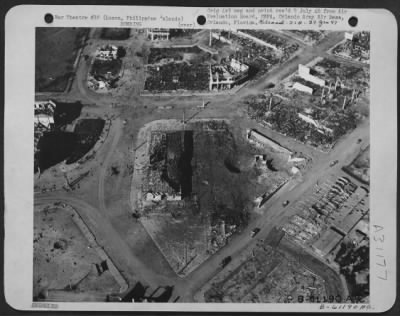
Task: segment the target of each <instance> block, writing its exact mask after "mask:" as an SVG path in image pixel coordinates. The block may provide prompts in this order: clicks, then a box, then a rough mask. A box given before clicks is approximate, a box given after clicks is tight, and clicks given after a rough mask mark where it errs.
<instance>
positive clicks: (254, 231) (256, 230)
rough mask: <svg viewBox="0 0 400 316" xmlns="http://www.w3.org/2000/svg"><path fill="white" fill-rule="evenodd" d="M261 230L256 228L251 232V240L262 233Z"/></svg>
mask: <svg viewBox="0 0 400 316" xmlns="http://www.w3.org/2000/svg"><path fill="white" fill-rule="evenodd" d="M260 230H261V229H260V228H258V227H256V228H254V229H253V230H252V231H251V234H250V236H251V238H253V237H254V236H255V235H257V234H258V233H259V232H260Z"/></svg>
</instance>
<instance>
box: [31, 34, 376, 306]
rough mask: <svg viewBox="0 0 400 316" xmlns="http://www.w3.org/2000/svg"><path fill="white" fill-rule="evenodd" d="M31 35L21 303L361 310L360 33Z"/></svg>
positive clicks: (365, 123)
mask: <svg viewBox="0 0 400 316" xmlns="http://www.w3.org/2000/svg"><path fill="white" fill-rule="evenodd" d="M35 38H36V46H35V51H36V52H35V99H34V100H32V102H33V103H34V124H33V125H34V127H33V130H34V153H33V155H34V166H33V174H34V188H33V190H34V222H33V225H34V235H33V236H32V239H33V279H32V295H33V296H32V300H33V301H35V302H114V303H116V302H118V303H121V304H122V303H125V304H132V303H145V302H147V303H148V302H155V303H156V302H169V303H324V302H327V303H353V304H355V303H369V293H370V282H369V278H370V277H369V270H370V260H369V259H370V258H369V248H370V246H369V244H370V220H369V209H370V206H369V201H370V198H369V191H370V183H369V182H370V179H369V177H370V175H369V174H370V162H369V160H370V133H369V128H370V120H369V113H370V110H369V104H370V33H369V32H364V31H362V32H359V31H357V32H350V31H346V30H343V31H331V30H304V29H301V30H295V29H293V30H275V29H273V30H272V29H204V28H203V29H201V28H199V29H193V28H190V29H163V28H150V29H146V28H77V27H75V28H72V27H71V28H67V27H63V28H57V27H43V28H36V34H35Z"/></svg>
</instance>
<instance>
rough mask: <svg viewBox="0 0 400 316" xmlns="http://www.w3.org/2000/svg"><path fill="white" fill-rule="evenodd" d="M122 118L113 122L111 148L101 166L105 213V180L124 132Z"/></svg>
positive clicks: (100, 194) (100, 191) (101, 202)
mask: <svg viewBox="0 0 400 316" xmlns="http://www.w3.org/2000/svg"><path fill="white" fill-rule="evenodd" d="M122 126H123V123H122V120H121V119H119V118H117V119H115V120H114V121H112V123H111V128H110V132H109V134H108V137H112V141H111V144H110V145H109V146H110V147H109V149H108V152H107V155H106V158H105V159H104V162H103V163H102V165H101V167H100V176H99V188H98V191H99V192H98V194H99V195H98V196H99V204H100V209H101V211H102V212H103V213H107V208H106V204H105V198H104V182H105V178H106V176H107V170H108V167H109V164H110V161H111V158H112V156H113V153H114V151H115V149H116V147H117V145H118V141H119V139H120V137H121V134H122Z"/></svg>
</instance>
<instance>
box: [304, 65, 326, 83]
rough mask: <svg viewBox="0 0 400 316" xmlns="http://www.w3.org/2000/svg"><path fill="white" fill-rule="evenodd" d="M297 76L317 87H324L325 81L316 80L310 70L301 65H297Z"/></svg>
mask: <svg viewBox="0 0 400 316" xmlns="http://www.w3.org/2000/svg"><path fill="white" fill-rule="evenodd" d="M299 76H300V77H301V78H303V79H304V80H306V81H309V82H312V83H314V84H316V85H318V86H321V87H324V86H325V80H324V79H321V78H318V77H316V76H314V75H312V74H311V73H310V68H309V67H307V66H304V65H302V64H299Z"/></svg>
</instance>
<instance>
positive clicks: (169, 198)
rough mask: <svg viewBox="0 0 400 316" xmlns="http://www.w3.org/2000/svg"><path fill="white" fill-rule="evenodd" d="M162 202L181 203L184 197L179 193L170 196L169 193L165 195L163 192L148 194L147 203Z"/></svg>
mask: <svg viewBox="0 0 400 316" xmlns="http://www.w3.org/2000/svg"><path fill="white" fill-rule="evenodd" d="M161 200H167V201H181V200H182V196H181V194H180V193H177V194H169V193H163V192H147V193H146V201H153V202H158V201H161Z"/></svg>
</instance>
